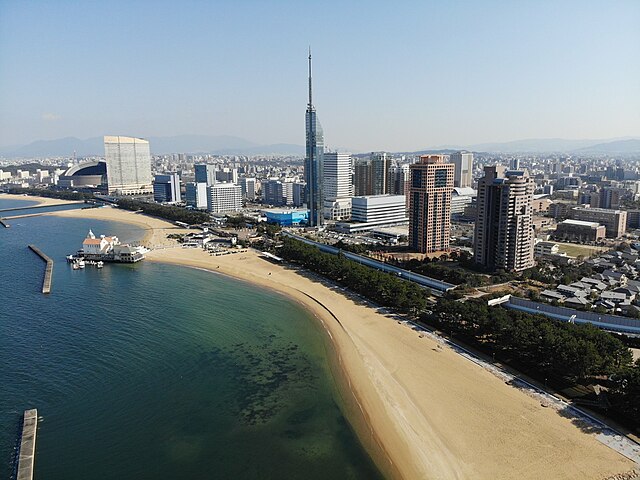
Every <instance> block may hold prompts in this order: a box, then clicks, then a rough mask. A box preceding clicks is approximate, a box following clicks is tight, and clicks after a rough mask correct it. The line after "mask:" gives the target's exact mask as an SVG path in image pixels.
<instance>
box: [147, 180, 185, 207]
mask: <svg viewBox="0 0 640 480" xmlns="http://www.w3.org/2000/svg"><path fill="white" fill-rule="evenodd" d="M153 200H154V201H156V202H159V203H178V202H180V201H182V198H181V195H180V177H179V176H178V174H177V173H170V174H168V175H156V176H155V178H154V180H153Z"/></svg>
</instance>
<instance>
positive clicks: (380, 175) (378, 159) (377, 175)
mask: <svg viewBox="0 0 640 480" xmlns="http://www.w3.org/2000/svg"><path fill="white" fill-rule="evenodd" d="M370 159H371V170H370V171H371V194H372V195H384V194H386V193H389V192H388V189H389V166H390V165H389V163H390V158H389V155H388V154H387V153H386V152H371V157H370Z"/></svg>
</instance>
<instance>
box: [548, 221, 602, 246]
mask: <svg viewBox="0 0 640 480" xmlns="http://www.w3.org/2000/svg"><path fill="white" fill-rule="evenodd" d="M605 234H606V229H605V227H604V226H603V225H600V224H599V223H597V222H585V221H582V220H572V219H569V220H564V221H563V222H560V223H559V224H558V227H557V228H556V231H555V233H554V235H553V237H554V238H555V239H556V240H560V241H563V242H598V241H600V240H602V239H603V238H604V237H605Z"/></svg>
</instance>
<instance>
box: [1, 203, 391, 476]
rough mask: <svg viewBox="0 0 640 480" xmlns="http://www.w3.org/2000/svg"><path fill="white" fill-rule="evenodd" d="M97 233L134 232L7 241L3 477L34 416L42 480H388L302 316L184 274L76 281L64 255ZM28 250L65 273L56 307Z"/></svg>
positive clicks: (30, 225) (64, 228) (105, 229)
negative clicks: (342, 403)
mask: <svg viewBox="0 0 640 480" xmlns="http://www.w3.org/2000/svg"><path fill="white" fill-rule="evenodd" d="M0 208H7V207H4V206H3V201H2V200H1V197H0ZM89 228H92V229H93V231H94V232H95V233H96V234H100V233H105V234H114V233H115V234H117V235H118V236H120V237H121V239H123V240H124V241H132V240H135V239H136V238H138V237H139V235H140V231H139V230H138V229H137V228H135V227H130V226H126V225H124V224H116V223H108V222H99V221H95V220H84V219H66V218H65V219H62V218H55V217H48V216H44V217H33V218H25V219H18V220H16V221H14V222H12V225H11V228H9V229H2V230H0V365H1V367H0V385H2V389H1V391H0V465H1V467H0V476H2V477H6V476H8V475H9V474H10V472H11V468H12V467H11V465H12V460H13V456H14V455H15V446H16V440H17V437H16V435H17V432H18V430H19V425H20V422H21V414H22V411H23V410H25V409H28V408H34V407H35V408H38V411H39V415H40V416H41V417H42V421H41V423H40V425H39V427H38V441H37V456H36V471H35V478H36V479H47V480H54V479H88V478H91V479H126V478H136V479H176V478H181V479H297V478H300V479H343V478H344V479H377V478H381V476H380V474H379V473H378V471H377V470H376V469H375V467H374V466H373V463H372V462H371V460H370V458H369V457H368V456H367V454H366V452H365V451H364V450H363V449H362V447H361V445H360V444H359V442H358V441H357V439H356V437H355V435H354V434H353V432H352V430H351V429H350V427H349V424H348V423H347V422H346V420H345V418H344V417H343V415H342V413H341V411H340V409H339V408H338V405H337V404H336V402H335V400H334V394H335V392H334V388H335V387H334V384H333V380H332V378H331V375H330V372H329V368H328V364H327V358H326V352H325V349H324V343H323V337H322V333H321V332H320V331H319V329H318V327H317V326H316V325H315V322H314V321H313V319H312V318H310V316H309V315H308V313H307V312H306V311H304V310H303V309H301V308H300V307H299V306H297V305H296V304H294V303H292V302H289V301H287V300H286V299H285V298H283V297H280V296H278V295H276V294H273V293H271V292H267V291H262V290H258V289H256V288H255V287H252V286H250V285H247V284H244V283H240V282H237V281H234V280H232V279H228V278H225V277H222V276H219V275H215V274H211V273H208V272H203V271H198V270H191V269H186V268H181V267H175V266H167V265H160V264H152V263H150V262H142V263H141V264H138V265H106V266H105V268H103V269H102V270H98V269H95V268H91V267H87V268H86V269H85V270H76V271H74V270H72V269H71V268H69V266H68V265H67V264H66V263H65V262H64V256H65V255H66V254H67V253H70V252H73V251H75V250H77V249H78V248H79V247H80V243H81V240H82V238H83V237H84V236H85V235H86V232H87V230H88V229H89ZM28 243H33V244H36V245H37V246H38V247H40V248H41V249H42V250H43V251H44V252H45V253H46V254H48V255H49V256H50V257H52V258H53V259H54V261H55V262H56V263H55V267H54V275H53V288H52V293H51V295H48V296H47V295H42V294H41V293H40V288H41V281H42V274H43V268H44V264H43V262H42V261H41V260H40V259H39V258H38V257H37V256H36V255H35V254H33V253H32V252H31V251H29V250H28V249H27V248H26V245H27V244H28Z"/></svg>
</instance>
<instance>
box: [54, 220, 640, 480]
mask: <svg viewBox="0 0 640 480" xmlns="http://www.w3.org/2000/svg"><path fill="white" fill-rule="evenodd" d="M55 214H56V215H61V216H73V217H85V218H97V219H100V220H113V221H119V222H126V223H133V224H136V225H139V226H141V227H143V228H145V238H144V239H143V241H142V243H144V244H146V245H148V246H150V247H156V249H155V250H154V251H152V252H150V253H149V254H148V259H149V260H151V261H157V262H164V263H170V264H176V265H183V266H188V267H193V268H200V269H206V270H210V271H212V272H219V273H223V274H226V275H229V276H232V277H234V278H238V279H240V280H244V281H247V282H250V283H252V284H254V285H256V286H259V287H263V288H268V289H272V290H275V291H278V292H280V293H282V294H285V295H286V296H287V297H289V298H292V299H294V300H296V301H298V302H300V303H301V304H303V305H304V306H306V308H308V309H309V310H310V311H311V312H312V313H313V314H314V315H315V316H316V317H317V318H318V319H319V321H320V322H322V325H324V328H325V329H326V332H327V335H328V336H329V337H330V339H331V343H332V345H333V348H334V349H335V354H336V358H337V363H338V364H339V367H340V373H341V374H343V375H344V378H343V379H338V383H339V384H340V385H342V386H343V392H342V396H343V397H344V398H345V399H346V402H345V403H346V404H347V405H349V404H354V405H356V407H355V408H357V409H358V410H360V412H359V413H360V415H355V416H350V419H352V424H353V426H354V428H355V430H356V431H357V433H358V436H359V438H360V439H361V441H362V442H363V444H364V445H365V447H367V448H368V449H369V451H370V452H371V454H372V456H373V458H374V460H375V461H376V463H377V464H378V465H379V466H380V468H381V469H382V470H383V471H384V472H385V473H386V474H387V475H388V476H389V477H398V478H404V479H411V480H413V479H431V478H434V479H436V478H437V479H463V478H469V479H513V478H518V479H539V478H553V479H593V480H602V479H605V478H609V477H611V478H612V477H613V476H614V475H617V474H620V473H622V472H628V471H630V470H632V469H633V468H634V466H635V464H634V463H633V462H631V461H630V460H628V459H627V458H625V457H624V456H622V455H620V454H619V453H617V452H616V451H614V450H612V449H610V448H608V447H606V446H605V445H603V444H601V443H600V442H598V440H597V439H596V437H595V435H594V434H593V433H591V432H590V431H588V429H581V428H580V426H578V425H575V424H574V423H573V422H572V420H571V419H570V418H566V417H564V416H562V415H561V414H560V413H559V412H558V411H556V410H554V409H550V408H545V407H544V406H542V405H541V403H540V401H539V400H536V399H535V398H532V397H530V396H528V395H526V394H525V393H523V392H522V391H521V390H519V389H517V388H514V387H512V386H510V385H507V384H505V383H504V381H502V380H500V379H499V378H498V377H496V376H494V375H492V374H491V373H489V372H488V371H486V370H485V369H483V368H481V367H480V366H478V365H476V364H474V363H472V362H469V361H468V360H466V359H464V358H463V357H461V356H460V355H458V354H457V353H455V352H454V351H453V350H451V349H449V348H447V347H442V346H441V345H440V344H439V343H437V342H436V341H434V340H433V339H431V338H429V337H428V336H424V335H421V334H420V333H418V332H415V331H413V330H411V329H409V328H407V327H406V326H405V325H401V324H399V323H398V322H397V321H396V319H394V318H393V317H392V316H391V315H389V314H387V313H385V312H383V311H380V310H376V309H375V308H372V307H371V306H370V305H369V304H367V303H365V302H363V301H362V300H361V299H360V298H358V297H355V296H351V295H348V294H347V293H346V292H344V291H343V290H341V289H340V288H338V287H335V286H333V285H331V284H329V283H327V282H325V281H323V280H322V279H320V278H319V277H317V276H314V275H312V274H310V273H308V272H305V271H300V270H298V269H294V268H290V267H287V266H283V265H277V264H274V263H271V262H269V261H267V260H265V259H263V258H260V256H259V255H258V254H257V253H256V252H253V251H248V252H245V253H239V254H235V255H226V256H217V257H216V256H210V255H209V254H207V253H206V252H204V251H202V250H199V249H185V248H181V247H176V246H174V245H176V244H175V242H173V241H172V240H170V239H166V235H167V234H169V233H179V229H177V228H176V227H174V226H173V225H171V224H170V223H168V222H165V221H162V220H158V219H154V218H150V217H147V216H144V215H139V214H135V213H131V212H124V211H120V210H117V209H112V208H100V209H90V210H73V211H66V212H56V213H55ZM162 237H164V239H163V238H162ZM351 395H353V400H354V401H353V402H350V401H349V399H350V396H351ZM346 413H347V414H349V412H346ZM352 413H353V412H352ZM356 417H358V418H356Z"/></svg>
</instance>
